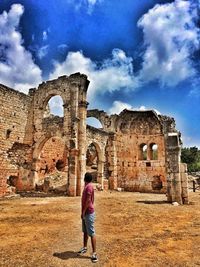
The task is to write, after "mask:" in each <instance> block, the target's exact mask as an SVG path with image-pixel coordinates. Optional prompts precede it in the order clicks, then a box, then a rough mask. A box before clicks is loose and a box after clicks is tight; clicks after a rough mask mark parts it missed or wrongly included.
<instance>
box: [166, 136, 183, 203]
mask: <svg viewBox="0 0 200 267" xmlns="http://www.w3.org/2000/svg"><path fill="white" fill-rule="evenodd" d="M166 149H167V150H166V171H167V200H168V201H169V202H178V203H179V204H183V201H182V190H181V174H180V153H181V147H180V145H179V139H178V134H177V133H172V134H171V135H169V134H168V136H167V139H166Z"/></svg>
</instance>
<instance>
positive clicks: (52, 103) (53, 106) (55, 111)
mask: <svg viewBox="0 0 200 267" xmlns="http://www.w3.org/2000/svg"><path fill="white" fill-rule="evenodd" d="M63 105H64V102H63V99H62V97H61V96H60V95H54V96H52V97H50V98H49V100H48V102H47V104H46V107H44V108H45V110H44V114H43V118H48V117H50V116H52V115H53V116H59V117H64V107H63Z"/></svg>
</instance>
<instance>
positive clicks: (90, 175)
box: [84, 172, 92, 183]
mask: <svg viewBox="0 0 200 267" xmlns="http://www.w3.org/2000/svg"><path fill="white" fill-rule="evenodd" d="M84 181H85V182H86V183H90V182H92V174H91V173H89V172H86V174H85V177H84Z"/></svg>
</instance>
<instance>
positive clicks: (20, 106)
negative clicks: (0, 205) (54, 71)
mask: <svg viewBox="0 0 200 267" xmlns="http://www.w3.org/2000/svg"><path fill="white" fill-rule="evenodd" d="M31 101H32V98H31V97H30V96H28V95H25V94H23V93H20V92H17V91H15V90H13V89H11V88H8V87H6V86H3V85H0V106H1V112H0V195H5V194H6V190H7V181H8V180H9V177H16V178H18V177H19V176H20V169H23V168H24V164H25V162H26V160H27V157H28V154H29V152H28V150H29V147H28V148H27V147H23V144H24V143H25V144H26V143H27V138H26V137H27V132H26V126H27V121H28V119H29V118H28V114H29V110H30V107H31ZM15 147H17V153H13V150H15V149H14V148H15ZM20 147H21V148H22V150H21V149H20ZM21 151H27V152H25V153H23V154H21Z"/></svg>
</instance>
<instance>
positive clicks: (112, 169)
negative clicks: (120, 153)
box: [107, 134, 117, 190]
mask: <svg viewBox="0 0 200 267" xmlns="http://www.w3.org/2000/svg"><path fill="white" fill-rule="evenodd" d="M107 152H108V161H109V167H108V171H109V188H110V189H112V190H114V189H117V151H116V140H115V135H114V134H110V137H109V140H108V148H107Z"/></svg>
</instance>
